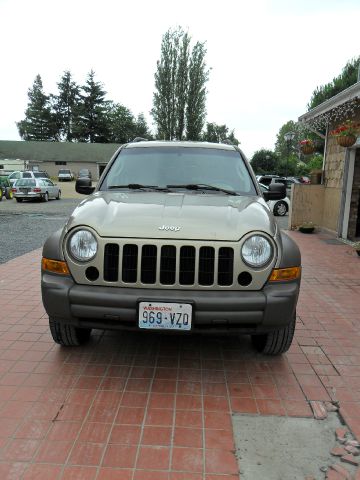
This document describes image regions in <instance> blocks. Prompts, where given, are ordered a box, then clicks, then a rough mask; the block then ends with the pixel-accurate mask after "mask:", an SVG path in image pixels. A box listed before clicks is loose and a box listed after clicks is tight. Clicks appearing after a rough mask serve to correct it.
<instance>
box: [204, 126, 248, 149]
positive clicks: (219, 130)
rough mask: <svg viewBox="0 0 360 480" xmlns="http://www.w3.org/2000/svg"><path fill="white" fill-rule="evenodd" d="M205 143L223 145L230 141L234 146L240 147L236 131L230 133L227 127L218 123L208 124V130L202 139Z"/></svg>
mask: <svg viewBox="0 0 360 480" xmlns="http://www.w3.org/2000/svg"><path fill="white" fill-rule="evenodd" d="M200 140H203V141H204V142H212V143H221V142H224V141H225V140H229V141H230V142H231V143H232V144H233V145H239V143H240V142H239V140H238V139H237V138H236V137H235V132H234V130H231V131H230V132H229V127H227V126H226V125H218V124H217V123H214V122H212V123H209V122H208V123H207V124H206V130H205V132H204V133H203V134H202V136H201V137H200Z"/></svg>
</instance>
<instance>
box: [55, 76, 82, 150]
mask: <svg viewBox="0 0 360 480" xmlns="http://www.w3.org/2000/svg"><path fill="white" fill-rule="evenodd" d="M57 85H58V95H50V98H51V100H52V109H53V111H54V113H55V118H56V125H57V129H58V135H59V137H60V139H61V140H66V141H67V142H71V141H72V140H73V138H74V135H73V123H74V118H75V113H76V108H77V105H78V103H79V95H80V87H79V86H78V85H77V84H76V82H74V81H73V80H72V75H71V73H70V71H68V70H67V71H65V72H64V74H63V76H62V77H61V80H60V82H59V83H58V84H57Z"/></svg>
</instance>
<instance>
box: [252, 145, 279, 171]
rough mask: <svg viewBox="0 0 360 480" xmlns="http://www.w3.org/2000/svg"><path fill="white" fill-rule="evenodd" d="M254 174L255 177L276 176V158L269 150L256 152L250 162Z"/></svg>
mask: <svg viewBox="0 0 360 480" xmlns="http://www.w3.org/2000/svg"><path fill="white" fill-rule="evenodd" d="M250 163H251V166H252V168H253V170H254V172H255V173H256V174H257V175H264V174H275V173H276V174H277V172H278V163H279V161H278V158H277V156H276V154H275V153H274V152H272V151H271V150H265V149H261V150H257V151H256V152H255V153H254V155H253V156H252V159H251V161H250Z"/></svg>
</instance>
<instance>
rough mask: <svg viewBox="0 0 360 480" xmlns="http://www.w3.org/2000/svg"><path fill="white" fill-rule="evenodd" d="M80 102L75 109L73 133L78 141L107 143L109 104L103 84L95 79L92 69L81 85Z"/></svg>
mask: <svg viewBox="0 0 360 480" xmlns="http://www.w3.org/2000/svg"><path fill="white" fill-rule="evenodd" d="M81 89H82V92H83V93H80V102H79V103H78V105H77V107H76V109H75V112H74V113H75V115H74V128H73V134H74V136H75V138H76V139H77V140H78V141H80V142H90V143H107V142H108V141H109V134H110V132H109V125H108V113H109V104H108V102H107V101H106V100H105V95H106V92H105V91H104V90H103V85H102V84H101V83H100V82H96V81H95V72H94V71H93V70H91V71H90V73H89V74H88V77H87V80H86V83H85V85H83V86H82V87H81Z"/></svg>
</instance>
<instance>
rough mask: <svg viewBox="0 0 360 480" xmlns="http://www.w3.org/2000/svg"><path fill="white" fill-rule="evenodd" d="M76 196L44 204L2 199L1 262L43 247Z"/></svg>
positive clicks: (0, 228)
mask: <svg viewBox="0 0 360 480" xmlns="http://www.w3.org/2000/svg"><path fill="white" fill-rule="evenodd" d="M78 203H79V199H62V200H60V201H56V200H52V201H50V202H47V203H38V202H22V203H17V202H15V200H6V201H5V200H3V201H2V202H1V203H0V263H4V262H7V261H8V260H11V259H12V258H15V257H17V256H19V255H23V254H24V253H28V252H30V251H31V250H35V249H36V248H40V247H42V246H43V244H44V242H45V240H46V239H47V237H48V236H49V235H51V234H52V233H53V232H55V231H56V230H58V229H59V228H61V227H62V226H63V225H64V224H65V222H66V220H67V218H68V217H69V216H70V214H71V213H72V211H73V210H74V208H75V207H76V205H77V204H78Z"/></svg>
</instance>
